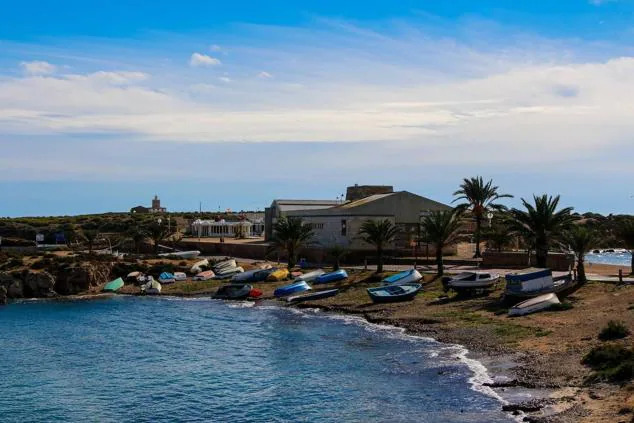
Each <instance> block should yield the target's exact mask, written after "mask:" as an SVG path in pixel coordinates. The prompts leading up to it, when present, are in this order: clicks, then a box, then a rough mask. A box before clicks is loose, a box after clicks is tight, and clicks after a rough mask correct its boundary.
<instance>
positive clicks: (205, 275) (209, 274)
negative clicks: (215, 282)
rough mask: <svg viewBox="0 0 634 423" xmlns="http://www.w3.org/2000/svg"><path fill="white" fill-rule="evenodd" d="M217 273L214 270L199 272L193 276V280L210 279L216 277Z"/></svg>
mask: <svg viewBox="0 0 634 423" xmlns="http://www.w3.org/2000/svg"><path fill="white" fill-rule="evenodd" d="M214 276H216V275H215V273H214V272H213V271H212V270H205V271H203V272H200V273H198V274H196V276H194V277H193V278H192V280H194V281H208V280H209V279H213V278H214Z"/></svg>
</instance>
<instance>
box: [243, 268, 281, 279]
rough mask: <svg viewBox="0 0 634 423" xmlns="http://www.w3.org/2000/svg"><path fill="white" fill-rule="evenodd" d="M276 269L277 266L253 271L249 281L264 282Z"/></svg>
mask: <svg viewBox="0 0 634 423" xmlns="http://www.w3.org/2000/svg"><path fill="white" fill-rule="evenodd" d="M276 270H277V267H271V268H270V269H262V270H258V271H257V272H255V273H253V274H252V275H251V277H250V278H249V282H264V281H265V280H266V278H268V277H269V275H270V274H271V273H273V272H275V271H276Z"/></svg>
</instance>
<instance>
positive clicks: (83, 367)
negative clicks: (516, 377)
mask: <svg viewBox="0 0 634 423" xmlns="http://www.w3.org/2000/svg"><path fill="white" fill-rule="evenodd" d="M458 353H459V351H458V349H457V348H456V347H450V346H442V345H440V344H437V343H435V342H433V341H428V340H422V339H417V338H413V337H406V336H403V335H400V334H399V333H397V332H395V331H394V330H387V329H382V328H380V327H376V326H373V325H369V324H361V323H359V322H358V321H355V320H351V319H344V318H337V317H332V316H330V317H329V316H325V315H322V313H316V312H312V313H311V312H309V313H300V312H297V311H292V310H287V309H280V308H277V307H271V306H258V305H256V306H254V307H246V306H244V305H240V304H236V305H232V306H230V305H228V304H227V303H222V302H217V301H212V300H207V299H200V300H182V299H169V298H161V299H159V298H132V297H116V298H114V299H110V300H99V301H85V302H61V303H55V302H32V303H22V304H11V305H8V306H5V307H0V363H2V365H0V393H1V394H0V410H1V411H0V415H1V417H0V420H2V421H3V422H26V421H30V422H55V421H82V422H83V421H98V422H123V421H134V422H173V421H209V422H223V421H232V422H286V421H288V422H298V421H300V422H489V423H491V422H507V421H510V419H509V418H508V417H507V416H505V415H504V414H503V413H501V412H500V411H499V410H500V408H501V404H500V402H499V401H497V400H496V399H494V398H492V397H489V396H487V395H484V394H482V393H479V392H476V391H475V390H473V389H471V385H470V384H469V382H468V381H469V378H471V377H472V376H473V372H472V371H471V370H469V368H468V367H467V366H466V365H465V364H464V363H462V362H461V361H459V360H457V359H456V356H457V354H458Z"/></svg>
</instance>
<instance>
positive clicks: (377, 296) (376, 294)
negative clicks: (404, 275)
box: [368, 283, 422, 303]
mask: <svg viewBox="0 0 634 423" xmlns="http://www.w3.org/2000/svg"><path fill="white" fill-rule="evenodd" d="M421 288H422V285H421V284H419V283H413V284H403V285H386V286H380V287H378V288H368V295H369V296H370V298H371V299H372V302H375V303H396V302H400V301H408V300H411V299H413V298H414V297H415V296H416V294H418V291H420V289H421Z"/></svg>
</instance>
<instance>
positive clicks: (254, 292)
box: [249, 288, 264, 298]
mask: <svg viewBox="0 0 634 423" xmlns="http://www.w3.org/2000/svg"><path fill="white" fill-rule="evenodd" d="M262 294H264V292H262V290H261V289H257V288H253V289H252V290H251V291H249V297H250V298H258V297H261V296H262Z"/></svg>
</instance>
